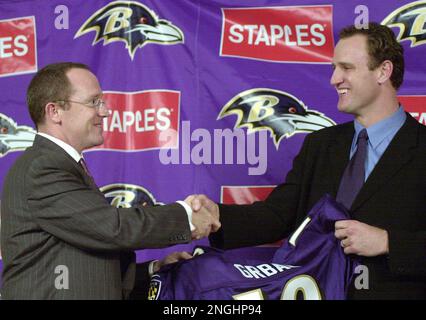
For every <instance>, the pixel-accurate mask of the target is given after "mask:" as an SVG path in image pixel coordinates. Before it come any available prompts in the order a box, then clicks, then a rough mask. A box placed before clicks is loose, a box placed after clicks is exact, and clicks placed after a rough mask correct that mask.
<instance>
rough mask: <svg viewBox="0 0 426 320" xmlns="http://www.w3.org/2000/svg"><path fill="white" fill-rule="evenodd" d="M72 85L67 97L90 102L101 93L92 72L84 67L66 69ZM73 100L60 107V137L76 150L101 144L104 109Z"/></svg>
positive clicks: (106, 111)
mask: <svg viewBox="0 0 426 320" xmlns="http://www.w3.org/2000/svg"><path fill="white" fill-rule="evenodd" d="M67 77H68V79H69V81H70V84H71V87H72V93H71V95H70V96H69V98H68V100H70V101H78V102H81V103H90V102H91V101H93V100H94V99H97V98H100V97H101V96H102V90H101V87H100V86H99V82H98V80H97V79H96V77H95V75H94V74H93V73H91V72H90V71H88V70H85V69H79V68H74V69H71V70H69V71H68V72H67ZM81 103H76V102H67V104H68V106H67V107H65V108H62V109H61V123H62V127H63V131H62V132H63V134H64V138H65V139H64V140H65V142H66V143H68V144H69V145H71V146H72V147H74V148H75V149H76V150H77V151H78V152H81V151H83V150H84V149H88V148H91V147H94V146H98V145H100V144H102V143H103V141H104V138H103V136H102V131H103V130H102V124H103V118H105V117H107V116H108V115H109V113H108V110H107V109H106V108H100V109H99V108H98V109H97V108H95V107H90V106H88V105H84V104H81Z"/></svg>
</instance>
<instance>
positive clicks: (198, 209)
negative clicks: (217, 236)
mask: <svg viewBox="0 0 426 320" xmlns="http://www.w3.org/2000/svg"><path fill="white" fill-rule="evenodd" d="M185 202H186V203H187V204H188V205H189V206H190V207H191V208H192V220H191V223H192V224H193V225H194V227H195V229H194V230H192V240H195V239H196V240H198V239H201V238H204V237H207V236H209V234H210V233H212V232H216V231H217V230H219V228H220V222H219V206H218V205H217V204H216V203H214V202H213V201H212V200H210V199H209V198H207V197H206V196H205V195H196V194H194V195H190V196H188V197H187V198H186V199H185Z"/></svg>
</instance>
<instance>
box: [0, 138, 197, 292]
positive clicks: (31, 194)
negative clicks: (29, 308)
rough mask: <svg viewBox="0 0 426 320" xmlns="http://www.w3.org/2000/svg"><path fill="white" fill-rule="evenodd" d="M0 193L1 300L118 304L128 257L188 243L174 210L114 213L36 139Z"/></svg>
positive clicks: (130, 275)
mask: <svg viewBox="0 0 426 320" xmlns="http://www.w3.org/2000/svg"><path fill="white" fill-rule="evenodd" d="M3 191H4V192H3V196H2V202H1V206H2V207H1V215H2V216H1V221H2V223H1V246H2V248H1V249H2V255H3V287H2V297H3V299H121V298H123V296H128V294H129V292H130V291H131V290H132V289H133V286H134V282H135V278H136V277H137V276H138V275H137V274H136V269H137V268H136V266H135V264H134V255H133V253H132V251H133V250H135V249H142V248H159V247H165V246H169V245H173V244H179V243H187V242H189V241H190V240H191V232H190V229H189V224H188V218H187V215H186V212H185V209H184V208H183V207H182V206H181V205H179V204H171V205H166V206H159V207H135V208H126V209H124V208H123V209H117V208H115V207H113V206H111V205H109V204H108V202H107V201H106V199H105V197H104V195H103V194H102V193H101V192H100V191H99V190H98V188H97V187H96V185H95V184H94V182H93V181H92V179H91V178H90V177H88V175H87V174H86V173H85V172H84V170H83V169H82V167H81V166H80V165H79V164H77V163H76V162H75V160H74V159H72V158H71V157H70V156H69V155H68V154H67V153H66V152H65V151H64V150H63V149H62V148H60V147H58V146H57V145H56V144H54V143H53V142H51V141H49V140H48V139H46V138H44V137H41V136H36V138H35V140H34V144H33V146H32V147H31V148H28V149H27V150H26V151H25V152H24V154H23V155H22V156H21V157H20V158H19V159H18V160H17V161H16V163H15V164H14V166H13V167H12V168H11V170H10V172H9V173H8V175H7V177H6V180H5V183H4V190H3ZM129 255H130V256H129ZM123 259H124V260H123ZM58 266H65V267H66V269H64V268H63V267H59V269H56V268H57V267H58ZM123 268H126V270H122V269H123ZM64 270H67V271H68V285H69V288H68V289H57V287H58V283H59V284H61V283H62V284H66V283H65V282H64V281H62V280H63V279H64V278H63V276H66V274H65V272H64ZM55 271H56V273H55Z"/></svg>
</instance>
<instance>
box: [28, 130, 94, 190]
mask: <svg viewBox="0 0 426 320" xmlns="http://www.w3.org/2000/svg"><path fill="white" fill-rule="evenodd" d="M33 147H36V148H44V149H48V150H49V151H51V152H55V153H56V154H61V155H62V156H63V158H64V159H63V161H62V162H61V165H63V166H64V168H65V167H67V166H72V167H74V168H75V169H76V170H77V171H78V172H79V173H80V175H81V176H82V177H83V180H84V182H85V184H86V185H88V186H90V187H92V188H93V189H96V190H99V188H98V186H97V185H96V183H95V181H94V180H93V179H92V178H91V177H90V176H89V175H87V173H86V171H84V169H83V167H82V166H81V165H80V164H78V163H77V162H75V160H74V159H73V158H72V157H71V156H70V155H69V154H68V153H67V152H66V151H65V150H64V149H62V148H61V147H60V146H58V145H57V144H56V143H54V142H52V141H50V140H49V139H47V138H45V137H42V136H40V135H36V136H35V139H34V143H33Z"/></svg>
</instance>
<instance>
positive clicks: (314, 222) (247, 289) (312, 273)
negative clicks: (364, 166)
mask: <svg viewBox="0 0 426 320" xmlns="http://www.w3.org/2000/svg"><path fill="white" fill-rule="evenodd" d="M345 219H349V215H348V213H347V212H346V210H345V209H344V208H343V207H342V206H341V205H340V204H338V203H337V202H336V201H335V200H334V199H333V198H331V197H330V196H328V195H326V196H324V197H323V198H322V199H321V200H320V201H318V203H317V204H316V205H315V206H314V207H313V208H312V210H311V211H310V212H309V214H308V216H307V218H306V219H305V220H304V222H303V223H302V224H301V225H300V226H299V228H298V229H297V230H296V231H295V232H294V233H293V234H292V235H291V236H290V237H289V238H288V239H287V240H286V241H285V242H284V243H283V245H282V246H281V247H279V248H277V247H250V248H242V249H233V250H226V251H223V250H218V249H214V248H210V247H203V248H202V250H203V251H204V253H203V254H201V255H197V256H195V257H194V258H193V259H190V260H185V261H180V262H178V263H175V264H172V265H168V266H165V267H163V268H162V269H161V270H160V272H159V273H157V274H155V275H154V276H153V277H152V280H151V287H150V290H149V299H151V300H154V299H157V300H230V299H236V300H258V299H271V300H279V299H285V300H292V299H299V298H302V299H312V300H316V299H328V300H329V299H345V298H346V293H347V289H348V287H349V285H350V283H351V281H352V277H353V274H354V268H355V267H356V265H357V262H356V261H354V260H353V259H351V258H350V257H349V256H347V255H345V254H344V252H343V249H342V248H341V246H340V242H339V241H338V240H337V239H336V238H335V236H334V223H335V221H338V220H345Z"/></svg>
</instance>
